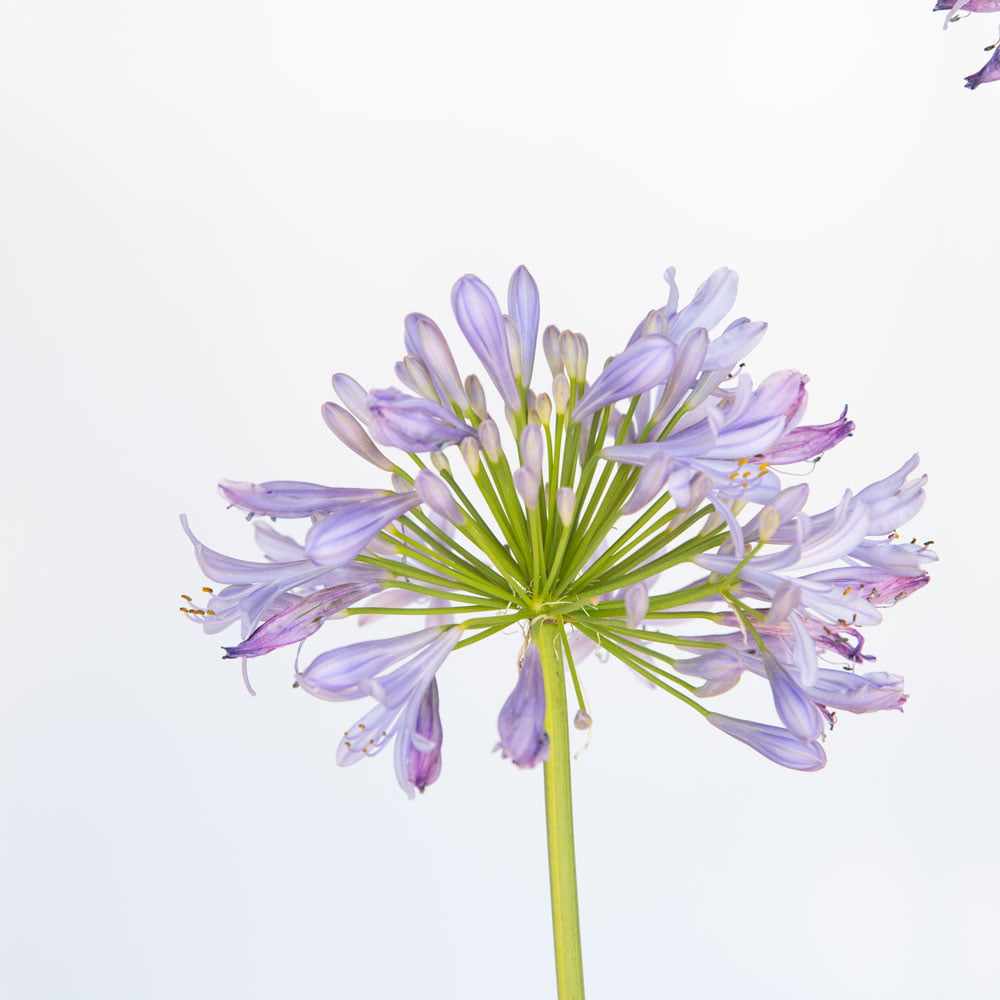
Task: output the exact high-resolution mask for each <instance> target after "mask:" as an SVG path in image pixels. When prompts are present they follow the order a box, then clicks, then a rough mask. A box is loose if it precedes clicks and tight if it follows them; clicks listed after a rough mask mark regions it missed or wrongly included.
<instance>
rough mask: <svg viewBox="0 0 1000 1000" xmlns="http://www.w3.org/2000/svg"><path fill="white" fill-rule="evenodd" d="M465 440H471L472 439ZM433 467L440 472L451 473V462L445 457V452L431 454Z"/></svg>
mask: <svg viewBox="0 0 1000 1000" xmlns="http://www.w3.org/2000/svg"><path fill="white" fill-rule="evenodd" d="M463 440H471V438H470V439H463ZM431 465H433V466H434V468H435V469H437V470H438V472H451V462H449V461H448V456H447V455H445V453H444V452H443V451H432V452H431Z"/></svg>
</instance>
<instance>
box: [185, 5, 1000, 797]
mask: <svg viewBox="0 0 1000 1000" xmlns="http://www.w3.org/2000/svg"><path fill="white" fill-rule="evenodd" d="M968 6H970V7H971V6H973V5H968ZM998 6H1000V4H998ZM665 278H666V283H667V297H666V298H667V301H666V303H665V304H663V305H661V306H659V307H658V308H655V309H653V310H651V311H650V312H648V313H647V314H646V316H645V317H644V318H643V319H642V320H641V322H640V323H639V324H638V326H636V327H635V329H634V331H633V332H632V333H631V335H630V336H628V337H627V338H623V339H624V344H623V346H622V349H621V351H620V353H618V354H616V355H615V356H613V357H612V358H610V359H608V361H607V362H606V363H604V364H603V365H601V364H595V363H594V361H593V359H591V357H590V348H589V344H588V341H587V339H586V338H585V337H584V336H583V335H581V334H580V333H576V332H573V331H571V330H565V329H560V328H559V327H557V326H554V325H550V326H546V327H545V328H544V329H540V326H541V323H540V316H541V307H540V299H539V293H538V289H537V286H536V284H535V281H534V279H533V278H532V276H531V275H530V274H529V272H528V271H527V269H525V268H524V267H519V268H517V270H515V272H514V274H513V276H512V277H511V279H510V283H509V287H508V294H507V302H506V310H504V309H503V308H502V307H501V305H500V303H499V302H498V300H497V298H496V296H495V295H494V293H493V292H492V291H491V289H490V288H489V287H488V286H487V285H486V284H485V283H484V282H482V281H481V280H480V279H479V278H477V277H475V276H472V275H466V276H464V277H462V278H460V279H459V280H458V282H457V283H456V284H455V286H454V289H453V292H452V305H453V310H454V315H455V320H456V323H457V326H458V329H459V330H460V331H461V335H462V336H463V337H464V338H465V340H466V342H467V343H468V345H469V346H470V347H471V348H472V351H473V353H474V354H475V356H476V357H477V358H478V360H479V363H480V365H481V372H480V373H471V374H468V375H465V376H464V377H463V375H462V374H461V373H460V371H459V368H458V365H457V363H456V361H455V358H454V356H453V354H452V350H451V347H450V346H449V342H448V340H447V339H446V337H445V335H444V334H443V333H442V331H441V329H440V327H439V326H438V325H437V324H436V323H435V322H434V321H433V320H432V319H430V318H429V317H427V316H423V315H420V314H417V313H414V314H411V315H409V316H407V317H406V319H405V322H404V330H405V332H404V346H405V353H404V355H403V357H402V359H401V360H400V361H399V362H398V363H397V364H396V366H395V376H396V380H397V381H398V383H399V385H395V386H388V387H385V388H372V389H369V388H366V387H364V386H362V385H360V384H359V383H358V382H357V381H356V380H355V379H354V378H352V377H351V376H350V375H348V374H344V373H338V374H335V375H334V376H333V389H334V392H335V395H336V397H337V400H338V401H339V402H334V401H330V402H326V403H324V404H323V406H322V416H323V419H324V420H325V422H326V424H327V426H328V427H329V429H330V431H331V432H332V433H333V434H334V435H335V436H336V437H337V438H338V439H339V441H340V442H341V443H342V444H343V445H344V446H345V447H346V448H348V449H350V450H351V451H352V452H354V453H355V454H356V455H358V456H360V457H362V458H363V459H365V460H366V461H367V462H368V463H369V464H370V465H371V466H373V475H372V482H370V483H366V484H364V485H361V486H355V485H351V486H344V485H339V484H338V485H332V486H326V485H320V484H315V483H307V482H297V481H271V482H264V483H247V482H230V481H223V482H222V483H220V484H219V490H220V492H221V494H222V496H223V498H224V499H225V501H226V502H227V503H228V504H229V505H230V506H232V507H235V508H237V509H239V510H240V511H242V512H243V513H244V514H245V515H246V517H247V519H248V520H249V521H250V522H251V526H250V527H251V530H252V532H253V535H254V541H255V543H256V545H257V547H258V548H259V550H260V553H261V555H260V557H259V558H257V559H245V558H242V557H239V558H237V557H232V556H227V555H224V554H222V553H221V552H218V551H216V550H214V549H211V548H209V547H208V546H207V545H206V544H204V543H203V542H202V541H201V540H200V539H199V538H198V537H197V536H196V535H195V534H194V532H193V531H192V529H191V527H190V526H189V524H188V521H187V519H186V518H183V519H182V521H183V525H184V530H185V531H186V532H187V534H188V537H189V539H190V541H191V544H192V545H193V547H194V552H195V556H196V558H197V560H198V563H199V566H200V569H201V572H202V573H203V574H204V575H205V576H206V577H207V578H208V579H209V580H210V581H212V583H213V584H216V585H217V586H214V587H208V586H205V587H203V588H202V590H203V592H204V593H205V594H206V595H207V596H206V602H205V604H204V606H201V605H199V604H197V603H196V602H195V600H194V599H192V598H191V597H187V596H186V595H185V597H184V600H185V605H184V607H182V608H181V610H182V611H183V612H184V613H185V614H186V616H187V617H188V618H190V619H191V620H193V621H195V622H197V623H198V624H199V625H200V626H201V627H202V628H203V629H204V630H205V632H207V633H209V634H211V635H215V634H216V633H221V632H223V631H227V630H230V629H232V630H236V631H238V633H239V637H238V641H237V640H236V638H235V637H234V638H233V639H231V640H230V642H229V644H228V645H226V646H224V647H223V650H224V658H227V659H238V660H240V661H241V663H242V668H243V675H244V678H245V679H246V680H247V684H248V686H249V679H248V661H249V660H251V659H255V658H257V657H260V656H266V655H271V654H274V653H275V652H276V651H280V650H281V649H282V648H283V647H297V648H298V653H297V655H296V659H295V667H294V677H293V680H294V684H295V685H296V686H297V687H298V688H299V689H300V690H302V691H303V692H305V693H307V694H309V695H312V696H313V697H316V698H320V699H323V700H326V701H361V702H364V703H365V709H364V710H363V714H362V715H361V717H360V718H359V719H358V721H357V722H356V723H355V724H354V725H353V726H351V727H350V728H349V729H348V730H347V732H345V733H344V735H343V737H342V739H341V740H340V744H339V747H338V749H337V753H336V759H337V763H338V764H340V765H344V766H346V765H349V764H355V763H357V762H358V761H360V760H362V759H363V758H366V757H375V756H378V754H379V753H380V752H381V751H382V750H384V749H385V748H387V747H389V746H392V748H393V758H394V764H395V774H396V778H397V780H398V782H399V784H400V786H401V787H402V789H403V790H404V792H406V793H407V794H408V795H409V796H410V797H413V796H414V795H415V793H416V792H417V791H420V792H423V791H424V790H425V789H426V788H428V787H429V786H430V785H431V784H433V783H434V782H435V781H436V780H437V779H438V777H439V775H440V774H441V773H442V770H443V765H444V764H446V761H444V760H443V758H442V753H441V748H442V735H443V722H442V718H441V714H440V710H439V692H438V675H439V673H440V674H442V682H443V683H445V682H446V675H447V670H443V669H442V668H443V667H444V666H445V664H446V662H447V660H448V657H449V655H450V654H451V653H452V652H453V651H454V650H456V649H459V648H461V647H466V646H470V645H473V644H478V643H480V642H489V640H491V639H492V638H494V637H497V636H498V634H501V633H503V634H507V635H509V634H510V633H511V632H512V631H514V632H517V633H518V634H519V635H520V636H521V642H520V652H519V654H517V655H514V654H513V651H508V653H505V654H504V655H505V656H508V655H509V656H510V661H509V666H508V667H507V669H508V670H509V672H510V695H509V697H508V698H507V700H506V701H505V702H504V704H503V705H502V706H498V732H497V734H496V737H497V739H498V742H497V749H498V750H499V751H500V754H501V756H502V757H504V758H508V759H509V760H511V761H512V762H513V764H514V765H516V766H517V767H518V768H523V769H531V768H533V767H535V766H536V765H537V764H538V763H540V762H544V761H547V760H548V759H549V754H550V751H551V750H552V746H551V745H550V737H551V738H552V739H555V734H554V733H552V732H550V731H549V730H552V729H553V722H552V720H553V718H555V717H556V716H555V715H554V714H553V713H554V709H555V706H556V705H558V706H561V720H562V721H560V722H559V725H561V726H564V720H565V718H566V717H567V716H566V711H567V709H566V707H565V703H566V699H567V696H568V697H569V698H570V700H571V701H573V702H575V709H576V718H577V720H578V725H579V726H580V727H581V728H587V727H588V726H589V725H590V721H591V714H590V713H591V711H592V708H591V706H589V705H587V704H586V701H585V697H584V693H583V685H582V683H581V680H580V673H579V672H580V668H581V666H582V665H583V664H584V663H585V661H586V660H587V659H588V657H593V655H594V654H595V653H596V652H598V651H603V652H602V654H601V661H602V664H603V665H602V666H601V668H600V669H610V661H611V660H613V661H615V662H617V663H618V664H620V666H621V668H622V669H624V670H631V671H633V672H634V673H636V674H637V675H639V676H640V677H642V678H643V679H644V680H645V681H646V682H647V683H648V686H654V687H656V688H659V689H660V690H661V691H663V692H666V693H668V694H671V695H673V696H674V698H675V699H676V700H677V701H678V702H680V703H681V706H683V708H684V709H685V710H687V709H692V710H694V711H696V712H698V713H699V714H701V715H702V716H703V717H704V718H705V720H706V721H707V722H708V723H710V724H711V725H712V726H714V727H715V728H716V729H717V730H719V731H721V732H722V733H725V734H726V735H728V736H730V737H732V738H733V739H734V740H737V741H739V742H741V743H743V744H745V745H746V746H747V747H750V748H751V749H753V750H755V751H757V753H759V754H761V755H763V756H764V757H765V758H767V759H768V760H770V761H773V762H775V763H777V764H780V765H782V766H784V767H787V768H792V769H795V770H802V771H814V770H817V769H819V768H822V767H823V766H824V764H825V763H826V753H825V747H824V744H825V740H826V735H827V733H828V732H829V730H830V729H832V727H833V725H834V721H835V718H836V715H835V713H836V712H838V711H843V712H851V713H858V714H867V713H872V712H881V711H887V710H898V709H901V708H902V706H903V704H904V703H905V701H906V697H907V696H906V694H905V693H904V690H903V679H902V678H901V677H899V676H898V675H896V674H894V673H888V672H886V671H883V670H880V669H879V670H875V669H873V661H874V656H873V655H872V653H871V652H870V648H871V647H870V646H869V645H867V636H868V632H869V630H870V629H871V628H872V627H873V626H875V625H878V624H879V623H880V622H881V621H882V616H883V613H884V611H885V610H886V609H887V608H889V607H890V606H892V605H893V604H895V603H896V601H898V600H900V599H902V598H904V597H907V596H909V595H910V594H912V593H913V592H914V591H915V590H918V589H920V588H921V587H923V586H924V585H925V584H926V583H927V582H928V575H927V566H928V564H929V563H931V562H933V561H934V559H935V558H936V557H935V556H934V554H933V552H932V551H931V549H930V547H929V546H930V543H920V542H918V541H917V540H916V539H915V538H914V539H912V540H904V539H903V538H902V537H901V536H900V534H899V529H900V528H901V527H902V526H903V525H904V524H905V523H906V522H908V521H909V520H910V519H911V518H912V517H913V516H914V515H915V514H916V513H917V511H918V510H919V509H920V507H921V505H922V503H923V500H924V483H925V479H926V477H924V476H918V475H916V471H915V470H916V466H917V457H916V456H913V457H912V458H908V459H906V460H905V461H902V462H901V464H900V465H899V467H898V468H897V469H895V471H892V472H890V473H889V475H887V476H886V477H885V478H884V479H881V480H879V481H877V482H874V483H871V484H868V485H865V486H863V488H861V489H859V490H857V491H852V490H846V491H845V492H844V493H843V495H842V497H841V499H840V500H839V502H838V503H837V504H836V505H835V506H833V507H830V508H829V509H827V510H820V511H811V510H810V511H807V504H808V500H809V486H808V483H807V482H805V481H804V477H803V475H802V473H803V472H804V471H808V470H809V469H810V468H811V465H812V464H814V463H815V460H816V459H818V458H819V457H820V456H822V455H823V454H824V453H825V452H826V451H828V450H829V449H831V448H834V447H836V446H838V445H839V444H840V443H841V442H842V441H843V440H844V439H845V438H846V437H848V436H849V435H851V433H852V432H853V430H854V424H853V422H852V421H851V420H849V419H848V417H847V411H846V408H845V409H844V410H843V411H842V412H841V413H839V414H826V415H825V418H826V419H825V422H822V423H807V422H806V405H807V392H806V383H807V381H808V379H807V377H806V376H805V375H804V374H802V373H800V372H797V371H789V370H786V371H778V372H775V373H773V374H771V375H768V376H767V377H765V378H764V379H763V380H761V381H759V382H754V380H753V379H752V378H751V376H750V375H749V374H748V373H747V372H746V371H745V370H744V367H743V364H742V363H743V361H744V359H745V358H746V357H747V355H748V354H749V353H750V352H751V351H752V350H753V348H754V347H755V346H756V345H757V344H758V343H759V342H760V340H761V338H762V337H763V336H764V334H765V331H766V324H764V323H762V322H757V321H752V320H750V319H748V318H745V317H740V318H736V319H733V320H731V321H728V322H726V321H725V317H726V316H727V314H729V312H730V311H731V309H732V308H733V305H734V303H735V298H736V288H737V277H736V274H735V273H734V272H733V271H731V270H729V269H727V268H721V269H720V270H718V271H716V272H715V273H713V274H712V275H710V276H709V278H708V279H707V280H706V281H705V282H704V283H703V284H702V285H701V286H700V287H699V288H698V290H697V291H696V293H695V295H694V296H693V298H692V299H691V300H690V301H689V302H687V303H686V304H684V305H681V296H680V292H679V289H678V286H677V283H676V282H675V276H674V269H673V268H670V269H668V270H667V272H666V274H665ZM539 347H540V348H541V350H540V351H539V350H538V348H539ZM483 376H485V378H483ZM285 522H297V524H292V525H290V528H289V529H288V530H286V529H285V527H284V523H285ZM296 529H297V530H296ZM352 617H353V618H355V619H356V620H357V622H358V623H359V624H360V625H362V626H363V625H364V624H366V623H367V622H370V621H373V620H375V619H383V620H392V621H394V622H396V623H398V626H399V627H398V628H397V630H396V631H397V634H396V635H394V636H392V637H389V638H375V639H371V638H369V639H364V638H360V639H359V640H358V641H345V640H346V639H347V638H348V636H346V635H345V629H348V628H349V625H348V624H347V623H345V622H344V621H343V620H344V619H347V618H352ZM414 618H415V619H416V621H412V623H411V620H412V619H414ZM327 623H335V624H332V625H329V626H328V624H327ZM413 625H419V626H420V627H418V628H413V627H412V626H413ZM361 634H362V635H363V631H362V633H361ZM328 635H329V636H330V639H329V643H332V644H333V645H332V647H331V648H328V649H323V651H320V652H317V653H315V654H314V655H311V656H309V657H303V656H302V647H303V644H304V643H305V642H306V640H310V646H313V645H314V644H317V643H318V644H319V647H320V648H322V647H323V646H324V645H326V644H324V642H323V639H324V637H325V636H328ZM279 655H280V654H279ZM300 660H301V662H300ZM477 662H478V663H479V664H484V663H485V662H486V661H482V660H480V661H477ZM463 669H476V668H474V667H471V666H468V665H466V666H464V667H463ZM564 678H565V679H564ZM741 682H745V683H748V684H762V685H764V686H765V687H764V690H766V691H768V692H769V695H770V702H771V706H772V709H771V711H770V712H769V713H768V718H766V719H762V720H747V719H742V718H737V717H734V716H733V715H731V714H729V713H727V712H726V711H725V710H724V705H725V702H726V700H727V699H726V697H725V695H726V694H727V692H729V691H730V690H731V689H733V688H735V687H736V686H737V685H738V684H740V683H741ZM445 686H446V683H445ZM716 705H719V706H721V707H720V709H719V710H718V711H717V710H715V706H716ZM597 717H598V718H599V713H598V714H597ZM580 720H584V721H583V722H581V721H580ZM444 721H445V722H446V721H447V719H446V718H445V720H444ZM557 728H558V727H557ZM546 766H548V765H546Z"/></svg>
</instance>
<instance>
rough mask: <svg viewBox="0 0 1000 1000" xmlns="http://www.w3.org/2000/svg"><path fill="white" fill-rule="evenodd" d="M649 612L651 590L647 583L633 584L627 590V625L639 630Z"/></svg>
mask: <svg viewBox="0 0 1000 1000" xmlns="http://www.w3.org/2000/svg"><path fill="white" fill-rule="evenodd" d="M648 612H649V588H648V587H647V586H646V584H645V583H633V584H632V586H631V587H628V588H626V590H625V623H626V624H627V625H628V627H629V628H638V627H639V626H640V625H641V624H642V623H643V621H644V619H645V617H646V615H647V613H648Z"/></svg>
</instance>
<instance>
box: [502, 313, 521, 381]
mask: <svg viewBox="0 0 1000 1000" xmlns="http://www.w3.org/2000/svg"><path fill="white" fill-rule="evenodd" d="M503 328H504V333H506V334H507V353H508V354H509V355H510V368H511V371H512V372H513V373H514V378H518V379H519V378H521V340H520V338H519V337H518V335H517V327H516V326H515V325H514V322H513V321H512V320H511V318H510V317H509V316H504V318H503Z"/></svg>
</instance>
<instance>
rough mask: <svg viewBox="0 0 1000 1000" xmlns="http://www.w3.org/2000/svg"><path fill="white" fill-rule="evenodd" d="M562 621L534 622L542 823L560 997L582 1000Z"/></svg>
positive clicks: (558, 993)
mask: <svg viewBox="0 0 1000 1000" xmlns="http://www.w3.org/2000/svg"><path fill="white" fill-rule="evenodd" d="M561 631H562V627H561V625H559V624H557V623H556V622H554V621H552V620H550V619H545V620H543V621H542V622H541V623H539V624H538V625H537V626H536V627H535V640H536V642H537V643H538V648H539V651H540V653H541V660H542V675H543V677H544V679H545V730H546V732H547V733H548V734H549V759H548V760H547V761H546V762H545V765H544V767H545V825H546V830H547V833H548V845H549V884H550V886H551V891H552V933H553V939H554V943H555V952H556V986H557V995H558V997H559V1000H583V959H582V956H581V950H580V913H579V905H578V902H577V892H576V852H575V850H574V846H573V800H572V792H571V788H570V773H569V762H570V751H569V713H568V710H567V706H566V681H565V678H564V677H563V659H562V649H561V645H560V643H561V640H560V633H561Z"/></svg>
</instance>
